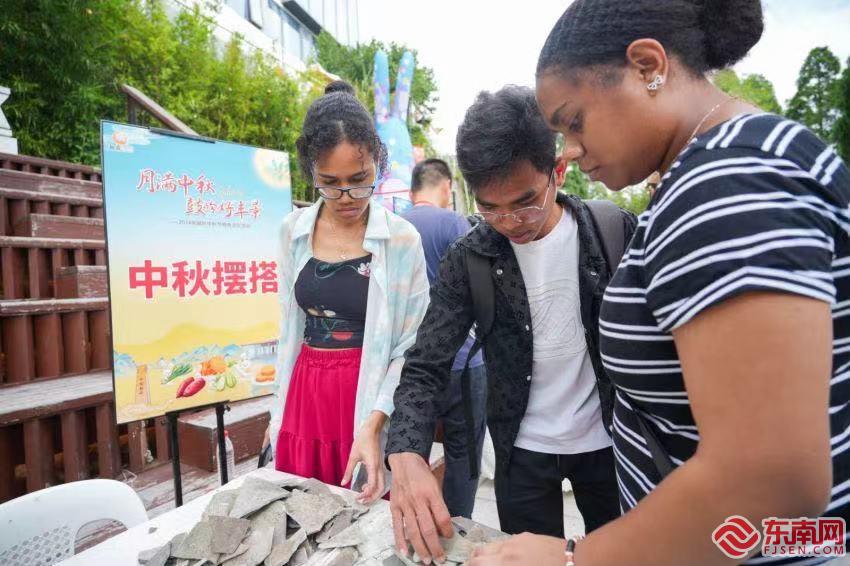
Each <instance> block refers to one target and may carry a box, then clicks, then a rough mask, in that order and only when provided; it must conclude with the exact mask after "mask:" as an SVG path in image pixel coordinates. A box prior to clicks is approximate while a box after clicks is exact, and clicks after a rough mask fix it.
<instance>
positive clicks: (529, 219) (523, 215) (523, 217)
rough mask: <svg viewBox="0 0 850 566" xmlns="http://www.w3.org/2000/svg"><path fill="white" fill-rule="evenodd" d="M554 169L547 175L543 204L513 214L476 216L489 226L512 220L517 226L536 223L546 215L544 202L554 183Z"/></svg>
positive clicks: (481, 213)
mask: <svg viewBox="0 0 850 566" xmlns="http://www.w3.org/2000/svg"><path fill="white" fill-rule="evenodd" d="M554 173H555V169H554V168H553V169H552V171H551V172H550V173H549V179H548V181H547V182H546V194H545V195H544V196H543V204H542V205H541V206H525V207H523V208H518V209H516V210H514V211H513V212H505V213H499V212H481V211H479V212H478V214H480V215H481V218H483V219H484V220H486V221H487V222H488V223H489V224H491V225H492V224H499V223H501V222H504V221H505V220H509V219H510V220H513V221H514V222H515V223H517V224H534V223H535V222H538V221H539V220H541V219H542V218H543V216H545V214H546V202H547V201H548V200H549V191H550V190H551V189H552V185H554V184H555V183H553V182H552V180H553V178H554Z"/></svg>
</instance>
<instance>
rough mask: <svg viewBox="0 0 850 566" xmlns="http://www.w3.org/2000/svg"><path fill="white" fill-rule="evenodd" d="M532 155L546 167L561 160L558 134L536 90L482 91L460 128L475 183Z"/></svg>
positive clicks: (467, 171) (463, 167)
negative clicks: (557, 155)
mask: <svg viewBox="0 0 850 566" xmlns="http://www.w3.org/2000/svg"><path fill="white" fill-rule="evenodd" d="M523 160H525V161H528V162H529V163H531V165H533V166H534V168H535V169H537V170H538V171H540V172H541V173H549V172H550V171H551V170H552V167H554V166H555V134H554V132H552V131H551V130H550V129H549V128H548V126H546V122H544V120H543V116H541V115H540V111H539V110H538V109H537V101H536V100H535V98H534V91H533V90H531V89H530V88H528V87H522V86H516V85H508V86H506V87H503V88H502V89H501V90H498V91H496V92H495V93H491V92H486V91H485V92H481V93H480V94H479V95H478V98H476V99H475V103H474V104H473V105H472V106H470V107H469V109H468V110H467V111H466V116H464V119H463V123H462V124H461V125H460V127H459V128H458V131H457V163H458V167H459V168H460V171H461V173H463V177H464V178H465V179H466V182H467V183H468V184H469V188H470V189H471V190H472V191H473V192H475V191H477V190H478V189H480V188H481V187H483V186H485V185H487V184H489V183H491V182H493V181H496V180H499V179H502V178H504V177H505V176H506V175H508V174H509V173H510V171H511V169H512V168H513V166H514V165H516V164H517V163H520V162H521V161H523Z"/></svg>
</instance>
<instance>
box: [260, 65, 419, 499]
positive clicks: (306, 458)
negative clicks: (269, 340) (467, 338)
mask: <svg viewBox="0 0 850 566" xmlns="http://www.w3.org/2000/svg"><path fill="white" fill-rule="evenodd" d="M296 148H297V151H298V163H299V166H300V168H301V171H302V172H303V173H304V175H305V176H307V177H308V178H310V179H311V180H312V182H313V185H314V187H315V188H316V190H317V192H318V194H319V195H320V198H319V200H318V201H317V202H316V203H315V204H313V205H312V206H310V207H308V208H302V209H298V210H295V211H293V212H292V213H291V214H290V215H289V216H287V217H286V219H284V221H283V225H282V228H281V232H280V246H281V252H280V265H281V272H282V284H281V306H282V313H281V316H282V324H281V339H280V345H279V350H278V367H277V374H278V383H277V395H276V396H275V399H274V400H273V403H272V409H271V415H272V418H271V423H270V426H269V433H268V437H269V441H270V443H271V446H272V447H273V448H274V453H275V468H276V469H278V470H280V471H285V472H289V473H292V474H296V475H299V476H302V477H310V478H316V479H319V480H321V481H323V482H325V483H331V484H336V485H348V484H349V483H350V482H351V480H352V478H353V473H354V471H355V468H356V466H357V465H358V464H362V466H361V471H363V472H365V478H364V477H363V476H364V474H362V473H361V474H358V477H357V481H355V487H362V495H361V500H362V501H363V502H369V501H372V500H374V499H376V498H378V497H380V496H382V495H383V493H384V491H385V481H384V465H383V455H382V451H383V440H382V436H383V434H382V433H383V429H384V425H385V423H386V421H387V418H388V417H389V415H391V414H392V411H393V393H394V391H395V387H396V384H397V383H398V377H399V372H400V370H401V366H402V364H403V362H404V358H403V355H404V352H405V351H406V350H407V349H408V348H409V347H410V346H411V345H412V344H413V341H414V338H415V336H416V330H417V328H418V326H419V323H420V321H421V320H422V317H423V315H424V313H425V309H426V306H427V303H428V288H429V287H428V280H427V277H426V267H425V258H424V254H423V252H422V246H421V244H420V238H419V234H418V233H417V232H416V230H415V229H414V228H413V227H412V226H411V225H410V224H408V223H407V222H406V221H404V220H402V219H401V218H399V217H397V216H395V215H393V214H391V213H390V212H389V211H388V210H386V209H385V208H383V207H381V206H379V205H377V204H375V203H373V202H372V201H371V198H370V197H371V196H372V192H373V191H374V188H375V184H376V182H377V179H378V178H379V177H380V176H381V175H382V174H383V173H384V171H385V169H386V166H387V152H386V148H385V147H384V145H383V143H382V142H381V140H380V138H379V137H378V135H377V133H376V132H375V127H374V125H373V122H372V118H371V116H370V115H369V113H368V111H367V110H366V108H364V107H363V105H362V104H361V103H360V102H359V101H358V100H357V98H355V96H354V90H353V88H352V87H351V86H350V85H348V84H347V83H344V82H341V81H338V82H334V83H331V84H330V85H329V86H328V87H327V88H326V90H325V95H324V96H322V97H321V98H319V99H317V100H316V101H315V102H313V104H312V105H311V106H310V109H309V110H308V112H307V115H306V117H305V120H304V126H303V129H302V132H301V136H300V137H299V138H298V140H297V142H296ZM361 480H362V481H361ZM363 481H365V484H364V485H362V486H361V485H360V484H362V483H363Z"/></svg>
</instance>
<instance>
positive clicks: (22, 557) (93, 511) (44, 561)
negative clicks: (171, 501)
mask: <svg viewBox="0 0 850 566" xmlns="http://www.w3.org/2000/svg"><path fill="white" fill-rule="evenodd" d="M101 520H114V521H118V522H120V523H122V524H123V525H124V526H125V527H127V528H128V529H129V528H131V527H135V526H136V525H138V524H140V523H144V522H145V521H147V520H148V514H147V512H146V511H145V506H144V505H143V504H142V500H141V499H139V496H138V495H136V492H135V491H133V489H132V488H131V487H130V486H128V485H127V484H124V483H121V482H119V481H114V480H85V481H77V482H72V483H66V484H63V485H57V486H55V487H48V488H47V489H42V490H40V491H36V492H33V493H29V494H27V495H24V496H21V497H18V498H17V499H13V500H11V501H8V502H6V503H4V504H2V505H0V564H2V565H3V566H19V565H20V566H51V565H52V564H56V563H57V562H59V561H61V560H65V559H66V558H70V557H71V556H73V555H74V544H75V542H76V538H77V533H78V531H79V530H80V528H81V527H82V526H84V525H87V524H88V523H91V522H93V521H101Z"/></svg>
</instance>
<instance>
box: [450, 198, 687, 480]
mask: <svg viewBox="0 0 850 566" xmlns="http://www.w3.org/2000/svg"><path fill="white" fill-rule="evenodd" d="M584 203H585V204H586V205H587V208H588V209H589V210H590V216H591V218H592V219H593V223H594V225H595V227H596V233H597V235H598V236H599V240H600V241H601V242H602V248H603V252H604V253H605V260H606V263H607V264H608V270H609V272H610V273H611V276H612V277H613V274H614V272H615V271H616V270H617V266H618V265H620V259H621V258H622V257H623V253H624V252H625V246H626V233H625V228H624V226H623V217H622V213H621V211H620V209H619V207H617V205H615V204H614V203H613V202H611V201H608V200H588V201H584ZM466 269H467V274H468V277H469V288H470V290H471V295H472V311H473V313H474V316H475V343H474V345H473V346H472V348H471V349H470V351H469V355H468V356H467V358H466V364H465V365H464V368H463V373H462V374H461V391H462V393H461V394H462V397H463V408H464V418H465V420H466V428H467V448H468V455H469V462H470V472H471V476H470V477H471V478H475V477H477V476H478V473H479V462H478V459H477V458H476V456H477V454H476V451H475V427H474V422H475V421H474V418H473V415H472V402H471V399H472V395H471V384H470V382H469V361H470V360H471V359H472V357H473V356H474V355H475V354H476V353H478V351H479V350H480V349H481V348H482V346H483V345H484V343H485V341H486V340H487V336H488V335H489V334H490V331H491V330H492V328H493V321H494V319H495V316H496V306H495V305H496V290H495V287H494V286H493V279H492V278H491V275H490V260H489V259H488V258H486V257H484V256H481V255H479V254H477V253H475V252H473V251H471V250H470V249H469V248H467V249H466ZM635 414H636V415H638V424H639V426H640V428H641V432H642V433H643V437H644V439H646V443H647V446H648V447H649V451H650V452H651V453H652V459H653V460H654V461H655V465H656V467H657V468H658V471H659V473H660V474H661V477H662V478H663V477H665V476H666V475H667V474H669V473H670V472H671V471H672V469H673V464H672V462H671V461H670V457H669V456H668V455H667V452H665V450H664V448H663V447H662V446H661V443H660V442H659V441H658V438H657V437H656V436H655V434H654V433H653V432H652V431H651V430H650V429H649V427H648V426H647V424H646V422H645V419H644V418H643V417H641V416H640V414H639V413H635Z"/></svg>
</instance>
